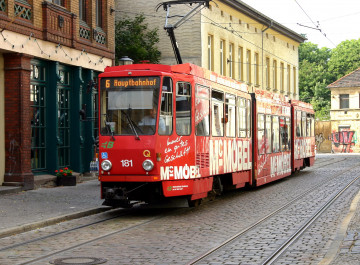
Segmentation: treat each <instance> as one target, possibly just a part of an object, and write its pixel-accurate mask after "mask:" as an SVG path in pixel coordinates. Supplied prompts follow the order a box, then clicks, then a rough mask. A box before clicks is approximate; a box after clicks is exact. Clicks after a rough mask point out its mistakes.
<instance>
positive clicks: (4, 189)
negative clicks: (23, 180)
mask: <svg viewBox="0 0 360 265" xmlns="http://www.w3.org/2000/svg"><path fill="white" fill-rule="evenodd" d="M22 191H23V189H22V187H11V186H0V195H6V194H13V193H19V192H22Z"/></svg>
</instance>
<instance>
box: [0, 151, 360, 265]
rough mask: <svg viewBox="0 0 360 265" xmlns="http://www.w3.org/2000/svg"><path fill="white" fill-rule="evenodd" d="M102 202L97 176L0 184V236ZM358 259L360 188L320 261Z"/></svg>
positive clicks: (88, 210) (87, 211)
mask: <svg viewBox="0 0 360 265" xmlns="http://www.w3.org/2000/svg"><path fill="white" fill-rule="evenodd" d="M320 156H321V155H320ZM101 204H102V200H101V199H100V183H99V181H98V180H97V179H93V180H89V181H85V182H82V183H78V184H77V185H76V186H67V187H65V186H61V187H53V188H39V189H36V190H30V191H21V190H19V188H17V187H5V186H0V239H1V238H3V237H6V236H10V235H14V234H19V233H22V232H25V231H30V230H33V229H37V228H40V227H44V226H48V225H52V224H55V223H59V222H62V221H67V220H71V219H75V218H81V217H84V216H87V215H91V214H95V213H99V212H102V211H106V210H109V209H110V208H109V207H106V206H102V205H101ZM359 260H360V192H359V193H358V195H357V196H355V198H354V199H353V201H352V204H351V206H350V207H349V212H348V214H347V216H346V218H344V221H343V222H342V224H341V227H340V228H339V231H338V233H337V235H336V238H335V240H334V242H333V243H332V245H331V246H330V251H328V255H327V257H325V258H324V259H323V261H322V262H321V264H322V265H325V264H349V265H353V264H354V265H355V264H359V263H360V262H359Z"/></svg>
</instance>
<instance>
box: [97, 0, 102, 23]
mask: <svg viewBox="0 0 360 265" xmlns="http://www.w3.org/2000/svg"><path fill="white" fill-rule="evenodd" d="M96 26H97V27H99V28H102V26H103V23H102V0H96Z"/></svg>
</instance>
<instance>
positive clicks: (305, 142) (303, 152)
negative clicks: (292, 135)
mask: <svg viewBox="0 0 360 265" xmlns="http://www.w3.org/2000/svg"><path fill="white" fill-rule="evenodd" d="M310 156H312V155H311V139H296V140H295V159H301V158H305V157H310Z"/></svg>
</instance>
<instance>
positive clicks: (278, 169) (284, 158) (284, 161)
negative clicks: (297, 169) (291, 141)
mask: <svg viewBox="0 0 360 265" xmlns="http://www.w3.org/2000/svg"><path fill="white" fill-rule="evenodd" d="M270 165H271V166H270V174H271V177H275V176H279V175H283V174H286V173H290V172H291V155H290V154H283V153H282V154H280V155H278V156H272V157H271V158H270Z"/></svg>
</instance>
